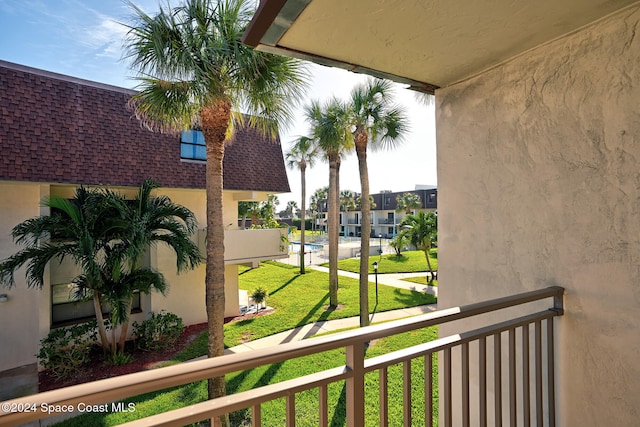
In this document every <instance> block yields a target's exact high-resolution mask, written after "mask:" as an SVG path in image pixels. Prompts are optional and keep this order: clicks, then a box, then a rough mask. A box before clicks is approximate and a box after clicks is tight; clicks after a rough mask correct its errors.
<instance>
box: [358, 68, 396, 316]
mask: <svg viewBox="0 0 640 427" xmlns="http://www.w3.org/2000/svg"><path fill="white" fill-rule="evenodd" d="M392 89H393V87H392V85H391V82H390V81H388V80H380V79H373V78H370V79H368V80H367V81H366V82H365V83H364V84H361V85H358V86H356V87H355V88H354V89H353V90H352V92H351V98H350V110H351V115H352V117H353V122H352V123H353V140H354V144H355V148H356V156H357V157H358V165H359V170H360V185H361V203H360V210H361V212H362V219H363V221H362V237H361V239H360V326H367V325H368V324H369V238H370V236H371V224H370V223H369V212H370V211H371V206H370V202H369V171H368V168H367V147H369V146H371V148H372V149H378V148H391V147H393V146H395V145H396V144H397V143H399V142H400V141H401V140H402V138H403V135H404V133H405V132H406V130H407V119H406V117H405V114H404V112H403V111H402V109H400V108H399V107H397V106H396V105H394V104H393V99H392V95H393V93H392Z"/></svg>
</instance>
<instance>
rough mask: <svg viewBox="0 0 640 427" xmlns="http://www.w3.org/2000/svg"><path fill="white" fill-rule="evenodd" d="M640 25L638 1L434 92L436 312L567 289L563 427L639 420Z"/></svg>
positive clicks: (560, 385)
mask: <svg viewBox="0 0 640 427" xmlns="http://www.w3.org/2000/svg"><path fill="white" fill-rule="evenodd" d="M639 24H640V6H638V5H636V6H635V7H633V8H631V9H626V10H624V11H622V12H620V13H617V14H615V15H613V16H610V17H607V18H605V19H603V20H601V21H599V22H597V23H595V24H593V25H590V26H588V27H587V28H583V29H581V30H580V31H578V32H576V33H574V34H571V35H568V36H566V37H563V38H561V39H559V40H556V41H553V42H551V43H549V44H547V45H544V46H541V47H538V48H536V49H534V50H532V51H529V52H527V53H525V54H523V55H521V56H520V57H517V58H515V59H513V60H511V61H509V62H508V63H505V64H503V65H501V66H499V67H496V68H493V69H491V70H488V71H486V72H484V73H483V74H481V75H479V76H477V77H475V78H473V79H470V80H468V81H465V82H462V83H459V84H457V85H455V86H452V87H449V88H445V89H441V90H439V91H437V93H436V103H437V138H438V189H439V203H438V210H439V214H440V215H439V217H440V224H439V225H440V229H439V236H438V237H439V247H440V250H439V266H440V272H439V279H440V288H439V289H440V292H439V293H440V295H439V306H440V307H441V308H444V307H449V306H455V305H460V304H466V303H471V302H476V301H480V300H485V299H489V298H494V297H499V296H504V295H509V294H514V293H518V292H522V291H527V290H532V289H539V288H543V287H546V286H551V285H559V286H563V287H565V288H566V296H565V316H564V317H561V318H559V320H558V328H557V331H558V334H557V348H556V351H557V355H558V357H559V364H558V366H557V370H556V373H557V380H558V381H557V396H558V422H559V423H558V425H561V426H605V425H608V426H637V425H638V420H639V419H640V405H638V403H639V402H640V363H639V362H638V354H640V333H639V332H638V331H640V37H638V35H637V34H636V33H637V29H638V26H639ZM468 326H470V327H473V325H472V324H471V323H468ZM454 329H455V328H454V327H453V326H443V327H442V328H441V329H440V333H441V334H442V335H445V334H447V333H448V332H451V331H453V330H454ZM472 360H473V359H472ZM455 372H456V371H455V370H454V375H455ZM472 419H474V417H473V416H472ZM454 424H455V423H454Z"/></svg>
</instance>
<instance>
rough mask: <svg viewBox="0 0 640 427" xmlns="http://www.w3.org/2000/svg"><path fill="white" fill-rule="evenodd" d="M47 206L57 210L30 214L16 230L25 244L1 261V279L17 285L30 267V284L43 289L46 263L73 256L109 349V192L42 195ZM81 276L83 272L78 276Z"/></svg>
mask: <svg viewBox="0 0 640 427" xmlns="http://www.w3.org/2000/svg"><path fill="white" fill-rule="evenodd" d="M42 204H43V206H45V207H49V208H51V210H52V215H48V216H41V217H36V218H31V219H28V220H26V221H24V222H22V223H20V224H18V225H16V226H15V227H14V228H13V230H12V231H11V235H12V236H13V240H14V242H15V243H17V244H23V245H25V246H26V247H25V248H24V249H21V250H20V251H18V252H17V253H15V254H14V255H12V256H11V257H9V258H7V259H5V260H3V261H2V262H0V282H1V283H2V284H3V285H4V286H8V287H12V286H14V285H15V280H14V273H15V271H16V270H17V269H18V268H20V267H21V266H23V265H25V264H26V266H27V269H26V279H27V286H28V287H30V288H31V287H33V288H38V289H42V287H43V286H44V273H45V267H46V265H47V264H48V263H49V262H50V261H51V260H52V259H58V260H60V261H62V260H63V259H64V258H66V257H68V258H71V259H72V260H73V261H74V262H75V264H76V265H78V266H80V268H81V271H82V274H81V275H82V276H83V277H84V279H83V280H84V282H85V283H86V287H87V288H88V289H91V291H92V292H91V297H92V299H93V306H94V309H95V314H96V319H97V323H98V332H99V335H100V342H101V344H102V347H103V348H104V349H105V351H108V350H109V349H110V345H109V339H108V338H107V334H106V330H105V326H104V319H103V317H102V292H103V283H102V276H101V271H100V264H99V259H100V258H104V252H105V248H106V247H108V245H109V242H110V241H111V240H112V238H113V232H112V230H113V229H114V228H113V218H114V217H117V215H112V213H113V212H112V211H111V210H110V209H108V208H107V204H106V203H105V197H104V194H103V193H101V192H98V191H97V190H93V189H86V188H84V187H80V188H78V189H77V190H76V193H75V195H74V197H73V198H72V199H69V200H68V199H64V198H61V197H56V196H52V197H50V198H47V199H45V200H43V203H42ZM77 280H80V276H78V277H76V278H75V279H74V280H73V281H74V282H75V281H77Z"/></svg>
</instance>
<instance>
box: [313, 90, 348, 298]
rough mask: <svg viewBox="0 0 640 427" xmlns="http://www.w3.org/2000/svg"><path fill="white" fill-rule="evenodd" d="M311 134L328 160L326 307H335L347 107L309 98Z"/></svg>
mask: <svg viewBox="0 0 640 427" xmlns="http://www.w3.org/2000/svg"><path fill="white" fill-rule="evenodd" d="M305 112H306V116H307V120H308V121H309V123H310V124H311V129H312V132H313V137H314V139H315V140H316V143H317V144H318V147H319V148H320V150H322V152H323V153H324V155H325V157H326V159H327V160H328V162H329V194H328V196H327V202H328V203H327V204H328V206H327V213H328V219H327V223H328V226H329V307H330V308H336V307H337V306H338V226H339V224H338V216H339V214H338V209H339V205H340V202H339V195H340V186H339V185H340V184H339V174H340V159H341V157H342V156H343V155H344V153H345V152H347V151H349V150H350V149H351V148H352V145H353V138H352V135H351V132H350V128H349V114H348V109H347V106H346V105H345V104H344V103H342V102H341V101H339V100H337V99H335V98H334V99H332V100H330V101H328V102H327V103H326V104H325V105H320V104H319V103H318V102H317V101H312V102H311V104H309V105H308V106H307V107H306V110H305Z"/></svg>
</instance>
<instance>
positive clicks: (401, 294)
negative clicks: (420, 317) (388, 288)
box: [393, 288, 438, 307]
mask: <svg viewBox="0 0 640 427" xmlns="http://www.w3.org/2000/svg"><path fill="white" fill-rule="evenodd" d="M393 294H394V297H395V300H396V301H398V302H400V303H401V304H402V305H403V306H405V307H415V306H418V305H425V304H435V303H437V302H438V298H437V297H435V296H433V295H431V294H427V293H424V292H419V291H411V293H409V294H407V293H406V291H403V290H401V289H397V288H396V289H394V290H393Z"/></svg>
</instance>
